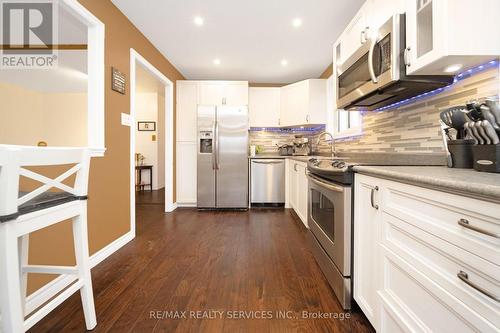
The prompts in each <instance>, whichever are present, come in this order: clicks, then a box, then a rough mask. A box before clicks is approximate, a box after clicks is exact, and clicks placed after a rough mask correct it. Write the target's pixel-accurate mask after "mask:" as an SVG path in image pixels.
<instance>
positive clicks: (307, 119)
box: [306, 115, 309, 123]
mask: <svg viewBox="0 0 500 333" xmlns="http://www.w3.org/2000/svg"><path fill="white" fill-rule="evenodd" d="M306 122H307V123H308V122H309V115H307V116H306Z"/></svg>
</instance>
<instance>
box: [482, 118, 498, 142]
mask: <svg viewBox="0 0 500 333" xmlns="http://www.w3.org/2000/svg"><path fill="white" fill-rule="evenodd" d="M481 124H482V126H483V129H484V132H485V133H486V135H487V136H488V137H489V139H490V140H491V143H492V144H494V145H497V144H498V143H499V142H500V139H499V138H498V134H497V132H496V131H495V129H494V128H493V126H492V124H491V123H490V122H489V121H488V120H483V121H482V122H481Z"/></svg>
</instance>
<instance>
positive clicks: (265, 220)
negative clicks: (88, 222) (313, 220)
mask: <svg viewBox="0 0 500 333" xmlns="http://www.w3.org/2000/svg"><path fill="white" fill-rule="evenodd" d="M162 208H163V207H161V206H159V205H138V207H137V219H138V223H137V237H136V238H135V239H134V240H133V241H132V242H130V243H129V244H127V245H126V246H125V247H123V248H122V249H121V250H120V251H118V252H117V253H115V254H114V255H112V256H111V257H109V258H108V259H107V260H105V261H104V262H103V263H101V264H100V265H98V266H97V267H95V268H94V269H93V270H92V279H93V284H94V295H95V303H96V311H97V321H98V324H97V327H96V329H95V330H94V332H273V333H274V332H373V329H372V327H371V326H370V324H369V323H368V321H367V320H366V318H365V317H364V315H363V314H362V313H361V312H360V311H359V310H353V311H351V312H344V311H343V310H342V309H341V307H340V305H339V303H338V302H337V300H336V298H335V295H334V294H333V292H332V291H331V289H330V288H329V286H328V284H327V282H326V280H325V278H324V277H323V275H322V273H321V271H320V269H319V267H318V266H317V264H316V262H315V261H314V258H313V256H312V254H311V252H310V251H309V250H308V247H307V242H306V230H305V228H304V227H303V225H302V223H301V222H300V221H298V219H297V218H296V217H295V216H294V215H293V213H292V212H291V211H290V210H252V211H249V212H198V211H196V210H195V209H177V210H176V211H175V212H174V213H171V214H165V213H163V212H162ZM157 311H159V313H157ZM168 311H172V312H171V313H170V314H171V315H173V316H175V315H176V314H177V315H178V316H180V317H182V315H185V316H186V317H187V318H177V319H167V318H166V315H167V312H168ZM175 311H177V312H175ZM182 311H187V312H185V313H183V312H182ZM196 311H207V312H199V313H198V312H196ZM209 311H212V312H209ZM214 311H221V312H214ZM237 311H243V312H237ZM278 311H283V312H282V313H283V314H285V315H288V316H289V317H290V318H277V312H278ZM287 311H290V312H287ZM303 311H307V312H310V313H318V312H322V313H330V314H331V316H341V317H342V318H344V319H331V318H330V319H305V318H302V312H303ZM193 312H194V313H193ZM198 315H199V316H202V315H211V316H212V317H215V318H214V319H210V318H205V319H203V318H200V319H197V318H193V316H198ZM252 315H253V316H256V317H257V316H259V318H261V317H262V316H267V317H273V318H272V319H259V318H257V319H256V318H253V319H252V318H250V319H244V317H245V316H252ZM162 316H163V318H162ZM348 316H349V317H350V318H347V317H348ZM236 317H240V318H238V319H237V318H236ZM242 317H243V318H242ZM84 330H85V324H84V319H83V312H82V310H81V305H80V296H79V294H75V295H74V296H72V297H71V298H70V299H69V300H67V301H66V302H64V303H63V304H62V305H61V306H59V307H58V308H57V309H56V310H55V311H54V312H53V313H51V314H50V315H49V316H47V317H46V318H44V319H43V320H42V321H41V322H40V323H39V324H38V325H36V326H35V327H33V329H32V330H31V332H82V331H84Z"/></svg>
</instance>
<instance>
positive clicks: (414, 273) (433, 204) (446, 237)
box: [353, 174, 500, 332]
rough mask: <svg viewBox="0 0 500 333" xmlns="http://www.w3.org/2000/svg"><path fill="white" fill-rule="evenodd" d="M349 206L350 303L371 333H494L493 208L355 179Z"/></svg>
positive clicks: (497, 272)
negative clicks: (351, 230) (369, 325)
mask: <svg viewBox="0 0 500 333" xmlns="http://www.w3.org/2000/svg"><path fill="white" fill-rule="evenodd" d="M376 188H378V190H377V189H376ZM354 198H355V199H354V210H355V219H354V270H353V279H354V299H355V300H356V302H357V303H358V305H359V306H360V308H361V309H362V310H363V312H364V313H365V315H366V316H367V317H368V319H369V320H370V322H371V323H372V324H373V326H374V327H375V328H376V329H377V331H379V332H399V331H400V332H498V331H499V330H500V303H499V301H498V297H499V295H500V241H499V239H498V238H496V237H494V236H492V235H488V233H492V234H498V233H499V232H500V215H499V214H498V212H499V211H500V205H499V204H495V203H491V202H486V201H481V200H477V199H472V198H466V197H463V196H459V195H454V194H449V193H445V192H440V191H436V190H431V189H426V188H422V187H418V186H413V185H407V184H402V183H398V182H395V181H389V180H383V179H378V178H375V177H370V176H364V175H359V174H356V178H355V194H354ZM376 207H378V209H377V208H376ZM464 221H467V223H466V224H465V225H467V227H464ZM459 222H461V223H459ZM468 226H470V227H468Z"/></svg>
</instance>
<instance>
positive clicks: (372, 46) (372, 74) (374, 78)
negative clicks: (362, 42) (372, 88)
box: [368, 37, 378, 83]
mask: <svg viewBox="0 0 500 333" xmlns="http://www.w3.org/2000/svg"><path fill="white" fill-rule="evenodd" d="M377 43H378V38H377V37H372V38H371V44H370V50H369V51H368V71H369V72H370V77H371V79H372V82H373V83H378V79H377V76H376V75H375V68H374V67H373V54H374V53H375V45H377Z"/></svg>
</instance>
